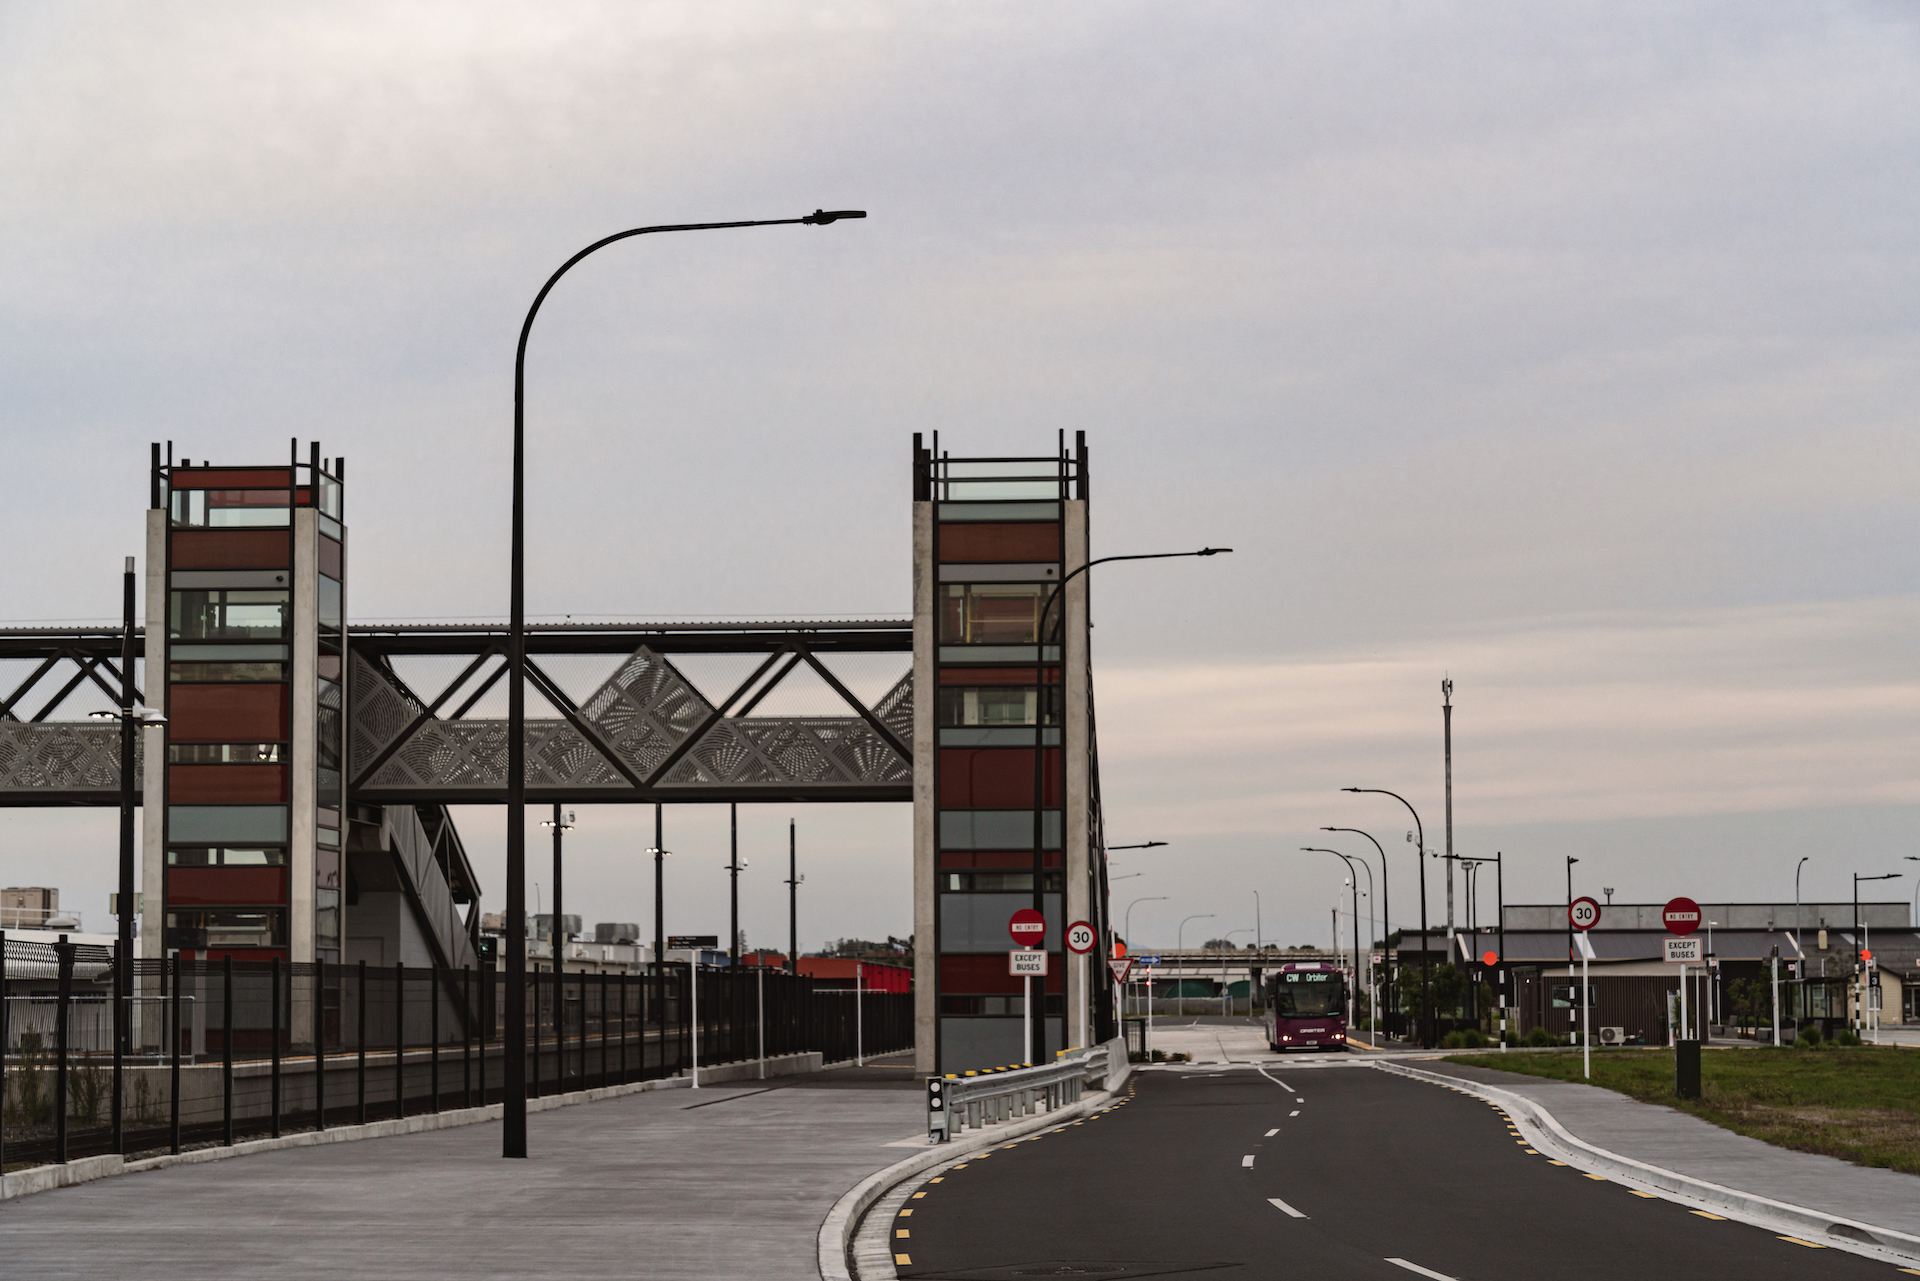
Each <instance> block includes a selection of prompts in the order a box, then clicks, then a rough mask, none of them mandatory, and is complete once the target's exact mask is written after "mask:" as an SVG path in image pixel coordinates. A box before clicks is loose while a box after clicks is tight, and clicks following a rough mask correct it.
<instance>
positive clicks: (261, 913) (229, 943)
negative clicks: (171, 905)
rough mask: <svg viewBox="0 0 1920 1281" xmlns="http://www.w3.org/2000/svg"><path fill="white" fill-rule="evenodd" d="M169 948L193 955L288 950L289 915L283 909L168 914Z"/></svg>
mask: <svg viewBox="0 0 1920 1281" xmlns="http://www.w3.org/2000/svg"><path fill="white" fill-rule="evenodd" d="M166 945H167V946H168V947H169V948H180V949H182V950H189V949H191V950H193V951H201V950H204V949H207V948H270V947H285V946H286V945H287V914H286V911H285V910H284V909H280V908H260V909H250V908H242V909H239V910H237V911H236V910H233V909H222V910H219V911H203V912H192V911H188V912H168V913H167V937H166Z"/></svg>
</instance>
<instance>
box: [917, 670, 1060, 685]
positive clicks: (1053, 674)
mask: <svg viewBox="0 0 1920 1281" xmlns="http://www.w3.org/2000/svg"><path fill="white" fill-rule="evenodd" d="M940 683H941V684H942V685H1031V684H1033V669H1032V668H1031V667H943V668H941V669H940ZM1059 683H1060V669H1059V668H1057V667H1049V668H1048V669H1047V684H1049V685H1058V684H1059Z"/></svg>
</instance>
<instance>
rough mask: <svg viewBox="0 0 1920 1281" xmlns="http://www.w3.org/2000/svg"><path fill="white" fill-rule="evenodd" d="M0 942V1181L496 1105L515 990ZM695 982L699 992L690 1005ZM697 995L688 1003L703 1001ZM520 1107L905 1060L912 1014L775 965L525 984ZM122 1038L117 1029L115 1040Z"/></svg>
mask: <svg viewBox="0 0 1920 1281" xmlns="http://www.w3.org/2000/svg"><path fill="white" fill-rule="evenodd" d="M118 976H119V969H118V966H117V965H116V962H115V958H114V954H113V951H112V949H108V948H101V947H91V946H87V945H81V944H64V945H62V944H44V943H29V942H24V941H21V940H6V942H5V945H4V948H0V997H3V998H4V999H0V1047H3V1048H4V1053H0V1168H13V1167H17V1166H24V1165H39V1164H45V1163H47V1162H52V1161H66V1160H72V1159H75V1158H78V1157H84V1156H92V1155H98V1154H102V1153H108V1152H122V1153H126V1154H129V1155H136V1154H146V1155H153V1154H158V1153H163V1152H179V1151H182V1150H183V1149H184V1148H187V1147H193V1146H202V1145H208V1144H232V1143H234V1142H236V1141H240V1140H244V1139H249V1138H261V1137H269V1136H277V1135H280V1134H283V1133H288V1132H291V1131H296V1130H311V1129H315V1128H321V1129H324V1128H327V1127H329V1126H338V1125H351V1124H360V1123H364V1122H368V1121H379V1120H389V1119H393V1118H395V1117H403V1116H409V1115H414V1114H417V1113H422V1112H438V1111H442V1110H445V1109H449V1108H462V1107H475V1106H478V1105H481V1104H483V1103H496V1102H499V1101H500V1100H501V1098H502V1097H503V1087H504V1083H505V1079H506V1062H505V1057H504V1055H505V1047H504V1041H505V1027H504V1023H503V1019H504V1016H505V1009H506V1001H505V995H506V987H505V983H506V976H505V975H504V974H500V973H496V972H483V971H479V970H472V969H466V970H450V969H443V968H439V967H432V968H414V967H407V966H399V965H395V966H373V967H369V966H366V965H364V964H363V965H349V966H342V965H289V964H283V963H281V962H279V961H271V962H250V961H233V960H231V959H228V960H222V961H200V960H190V959H176V958H169V959H166V960H135V961H134V962H133V963H132V976H131V988H132V993H131V996H130V997H128V998H126V999H123V1000H116V992H117V990H118V987H119V983H118V981H117V980H118ZM696 987H697V991H696ZM696 998H697V999H696ZM526 1005H527V1016H526V1017H527V1025H526V1037H527V1071H526V1080H527V1093H528V1095H529V1097H534V1098H539V1097H542V1096H546V1095H555V1094H563V1093H568V1092H572V1091H578V1090H587V1089H595V1088H599V1087H603V1086H612V1085H620V1084H625V1083H628V1082H633V1081H644V1080H649V1079H653V1078H658V1077H665V1076H673V1075H677V1074H679V1073H682V1072H684V1071H686V1070H687V1068H688V1067H689V1066H690V1065H691V1064H692V1063H693V1062H694V1061H695V1058H696V1053H695V1052H696V1048H697V1051H698V1054H697V1060H698V1063H699V1065H700V1066H701V1067H702V1068H703V1069H704V1068H706V1067H708V1066H710V1065H717V1064H723V1063H738V1062H743V1061H750V1060H754V1059H758V1058H761V1057H768V1058H771V1057H775V1056H778V1055H784V1054H794V1053H801V1052H806V1051H812V1050H818V1051H820V1053H821V1056H822V1059H823V1061H824V1062H827V1063H835V1062H841V1061H845V1060H851V1059H854V1058H856V1057H857V1056H859V1055H861V1054H866V1055H878V1054H886V1053H890V1052H893V1051H897V1050H903V1049H908V1048H911V1047H912V1045H913V998H912V996H911V995H910V994H906V993H888V992H869V993H866V994H865V995H863V996H856V995H855V994H854V993H852V992H842V991H837V990H821V991H816V990H815V989H814V986H813V980H811V979H809V978H805V977H803V976H799V975H794V974H789V973H787V972H785V971H782V970H773V969H757V968H752V969H737V970H736V969H705V968H703V969H700V970H699V971H698V972H697V973H691V972H690V969H689V967H688V966H687V965H685V964H665V965H654V966H649V967H647V972H646V973H638V974H558V975H556V974H552V973H545V974H529V975H528V976H527V1002H526ZM116 1026H119V1027H120V1029H121V1035H120V1036H118V1037H116V1035H115V1031H116Z"/></svg>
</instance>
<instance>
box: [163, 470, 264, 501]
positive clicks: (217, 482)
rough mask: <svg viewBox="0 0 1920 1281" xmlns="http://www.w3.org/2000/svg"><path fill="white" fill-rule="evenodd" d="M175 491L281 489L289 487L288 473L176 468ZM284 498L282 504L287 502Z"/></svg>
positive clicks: (173, 478)
mask: <svg viewBox="0 0 1920 1281" xmlns="http://www.w3.org/2000/svg"><path fill="white" fill-rule="evenodd" d="M171 479H172V481H173V487H174V488H175V489H279V490H284V489H286V487H287V473H286V472H284V471H273V470H265V471H238V470H234V469H231V468H213V467H194V468H191V469H188V470H185V471H183V470H181V469H179V468H175V469H174V472H173V476H172V478H171ZM285 501H286V500H285V499H284V498H283V499H281V502H283V503H284V502H285Z"/></svg>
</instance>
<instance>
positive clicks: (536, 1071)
mask: <svg viewBox="0 0 1920 1281" xmlns="http://www.w3.org/2000/svg"><path fill="white" fill-rule="evenodd" d="M527 982H529V983H531V984H533V1072H532V1078H533V1080H532V1083H533V1097H534V1098H536V1099H537V1098H539V1097H540V972H539V971H538V970H535V971H534V972H533V973H531V974H529V975H527Z"/></svg>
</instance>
